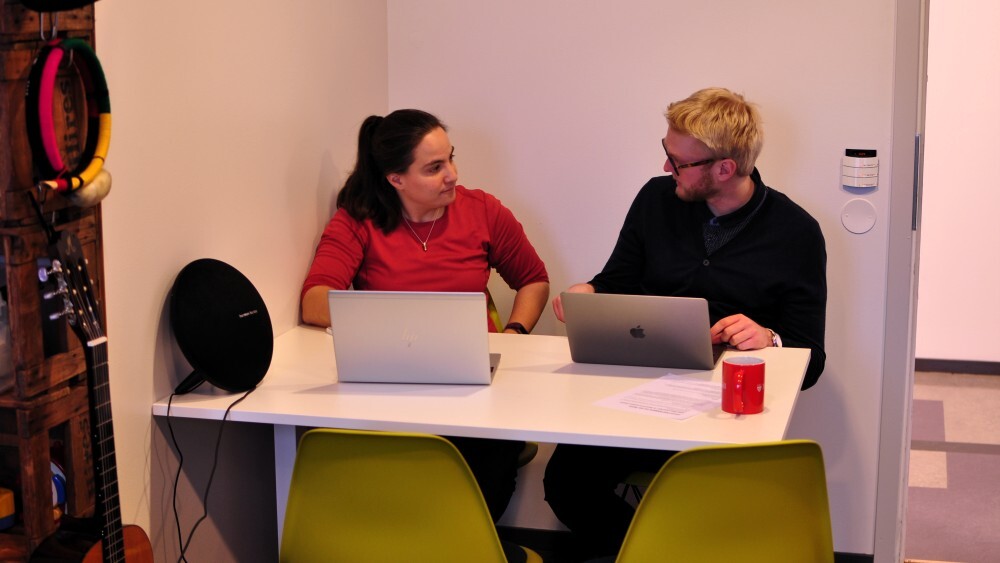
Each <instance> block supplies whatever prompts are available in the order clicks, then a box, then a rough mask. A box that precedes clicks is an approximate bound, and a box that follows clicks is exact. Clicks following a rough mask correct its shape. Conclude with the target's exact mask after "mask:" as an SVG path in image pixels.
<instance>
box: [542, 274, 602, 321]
mask: <svg viewBox="0 0 1000 563" xmlns="http://www.w3.org/2000/svg"><path fill="white" fill-rule="evenodd" d="M566 292H567V293H594V286H592V285H590V284H589V283H578V284H574V285H571V286H569V288H568V289H566ZM552 312H553V313H555V314H556V318H557V319H559V320H560V321H562V322H566V319H565V318H563V308H562V296H561V295H556V298H555V299H553V300H552Z"/></svg>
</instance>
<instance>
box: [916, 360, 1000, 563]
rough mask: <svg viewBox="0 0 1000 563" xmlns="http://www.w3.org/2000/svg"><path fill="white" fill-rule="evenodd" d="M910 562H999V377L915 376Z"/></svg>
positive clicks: (926, 374)
mask: <svg viewBox="0 0 1000 563" xmlns="http://www.w3.org/2000/svg"><path fill="white" fill-rule="evenodd" d="M913 399H914V401H913V417H912V422H913V432H912V443H911V453H910V480H909V494H908V496H907V511H906V536H905V540H904V548H903V552H904V554H905V556H906V559H907V561H911V560H912V561H918V560H919V561H922V560H927V561H949V562H952V561H955V562H961V563H993V562H997V561H1000V376H996V375H966V374H949V373H923V372H918V373H917V374H916V385H915V387H914V391H913Z"/></svg>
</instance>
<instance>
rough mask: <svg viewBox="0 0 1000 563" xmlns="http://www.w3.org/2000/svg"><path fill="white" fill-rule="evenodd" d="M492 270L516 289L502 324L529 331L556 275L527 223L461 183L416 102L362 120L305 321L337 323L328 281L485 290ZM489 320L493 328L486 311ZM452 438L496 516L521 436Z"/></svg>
mask: <svg viewBox="0 0 1000 563" xmlns="http://www.w3.org/2000/svg"><path fill="white" fill-rule="evenodd" d="M494 269H495V270H496V271H497V273H499V274H500V276H501V277H502V278H503V279H504V281H505V282H507V284H508V285H509V286H510V287H511V288H512V289H514V290H515V291H516V295H515V297H514V304H513V307H512V310H511V314H510V318H509V319H508V323H507V324H506V329H505V332H518V333H527V332H529V331H530V330H531V329H532V328H533V327H534V326H535V323H536V322H537V321H538V317H539V316H540V315H541V313H542V310H543V309H544V307H545V305H546V302H547V301H548V296H549V279H548V273H547V272H546V270H545V264H544V263H543V262H542V260H541V259H540V258H539V257H538V253H537V252H535V249H534V247H532V246H531V243H530V242H528V238H527V237H526V236H525V234H524V229H523V228H522V227H521V224H520V223H518V221H517V220H516V219H515V218H514V215H513V214H512V213H511V212H510V210H508V209H507V208H506V207H504V206H503V205H502V204H501V203H500V201H499V200H497V199H496V198H495V197H493V196H491V195H490V194H488V193H486V192H484V191H481V190H475V189H468V188H465V187H463V186H460V185H458V172H457V169H456V167H455V148H454V147H453V146H452V144H451V141H450V140H449V138H448V133H447V129H446V128H445V126H444V124H442V123H441V122H440V121H439V120H438V119H437V118H436V117H434V116H433V115H431V114H429V113H427V112H424V111H420V110H414V109H402V110H397V111H394V112H392V113H390V114H389V115H387V116H385V117H380V116H374V115H373V116H370V117H368V118H367V119H365V121H364V123H363V124H362V125H361V131H360V133H359V135H358V158H357V162H356V164H355V167H354V171H353V172H352V173H351V175H350V176H349V177H348V178H347V182H346V183H345V184H344V187H343V189H342V190H341V191H340V193H339V194H338V196H337V212H336V213H335V214H334V216H333V218H332V219H331V220H330V223H329V224H328V225H327V226H326V229H325V230H324V231H323V236H322V238H321V239H320V242H319V245H318V247H317V248H316V255H315V257H314V258H313V263H312V267H311V268H310V269H309V275H308V276H307V277H306V280H305V283H304V284H303V288H302V320H303V321H304V322H306V323H309V324H314V325H319V326H329V325H330V322H331V319H330V314H329V309H328V304H327V291H328V290H330V289H347V288H348V287H354V289H358V290H381V291H482V292H485V291H486V282H487V280H488V279H489V276H490V272H491V270H494ZM483 320H484V322H486V323H487V326H488V327H489V330H491V331H494V332H495V331H496V328H495V326H494V324H493V323H492V322H491V321H490V320H489V318H488V315H487V312H486V311H485V310H484V311H483ZM333 322H336V319H333ZM449 439H450V440H452V442H454V443H455V445H456V446H457V447H458V449H459V450H460V451H461V452H462V454H463V456H465V458H466V461H467V462H468V463H469V466H470V467H471V469H472V471H473V473H474V474H475V475H476V480H477V481H478V482H479V486H480V488H481V489H482V490H483V495H484V496H485V497H486V502H487V505H489V508H490V513H491V514H492V515H493V519H494V520H498V519H499V518H500V516H501V515H502V514H503V511H504V510H505V509H506V506H507V503H508V501H509V500H510V497H511V495H512V494H513V492H514V480H515V479H516V476H517V455H518V454H519V453H520V451H521V448H522V447H523V442H511V441H500V440H482V439H471V438H449Z"/></svg>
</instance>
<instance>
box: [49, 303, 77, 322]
mask: <svg viewBox="0 0 1000 563" xmlns="http://www.w3.org/2000/svg"><path fill="white" fill-rule="evenodd" d="M67 315H73V307H72V306H71V305H70V304H69V303H67V304H66V307H65V308H64V309H63V310H62V311H57V312H55V313H52V314H50V315H49V320H50V321H54V320H56V319H58V318H59V317H65V316H67ZM73 319H74V317H72V316H70V321H72V320H73Z"/></svg>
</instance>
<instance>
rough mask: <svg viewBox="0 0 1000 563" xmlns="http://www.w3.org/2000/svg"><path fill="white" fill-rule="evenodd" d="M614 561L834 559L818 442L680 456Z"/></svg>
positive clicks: (646, 501) (659, 479)
mask: <svg viewBox="0 0 1000 563" xmlns="http://www.w3.org/2000/svg"><path fill="white" fill-rule="evenodd" d="M617 561H618V563H630V562H642V563H645V562H648V561H678V562H679V561H683V562H684V563H699V562H712V563H715V562H717V561H740V562H741V563H754V562H767V563H772V562H774V561H803V562H805V561H808V562H810V563H817V562H832V561H833V536H832V532H831V529H830V508H829V503H828V499H827V491H826V473H825V470H824V467H823V453H822V451H821V450H820V447H819V444H817V443H816V442H813V441H809V440H788V441H784V442H768V443H761V444H747V445H732V446H708V447H702V448H694V449H691V450H687V451H683V452H680V453H678V454H677V455H675V456H674V457H672V458H670V460H668V461H667V462H666V463H665V464H664V465H663V468H662V469H660V472H659V473H657V474H656V477H655V478H654V479H653V482H652V483H650V485H649V488H648V489H646V494H645V495H644V496H643V497H642V502H640V503H639V507H638V509H637V510H636V514H635V518H634V519H633V520H632V525H631V527H629V530H628V534H627V535H626V536H625V542H624V543H623V544H622V549H621V551H620V552H619V554H618V559H617Z"/></svg>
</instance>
